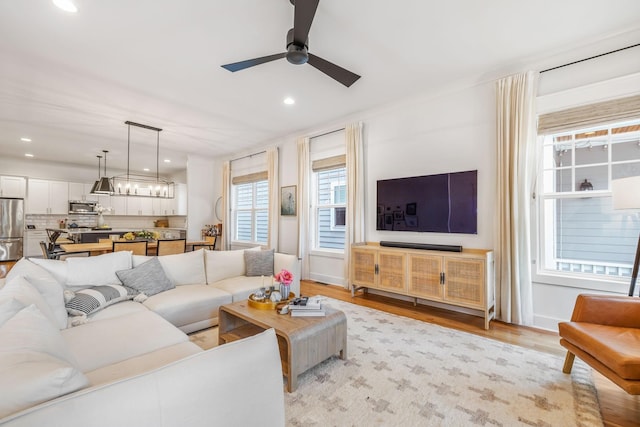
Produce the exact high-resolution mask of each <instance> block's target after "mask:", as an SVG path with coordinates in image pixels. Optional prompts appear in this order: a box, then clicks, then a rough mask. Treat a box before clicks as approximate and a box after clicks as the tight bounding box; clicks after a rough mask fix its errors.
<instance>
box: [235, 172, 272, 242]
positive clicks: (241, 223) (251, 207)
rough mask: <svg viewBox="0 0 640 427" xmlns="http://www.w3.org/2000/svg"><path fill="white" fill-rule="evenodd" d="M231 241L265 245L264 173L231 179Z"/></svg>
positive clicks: (266, 194) (266, 187) (266, 193)
mask: <svg viewBox="0 0 640 427" xmlns="http://www.w3.org/2000/svg"><path fill="white" fill-rule="evenodd" d="M232 184H233V185H232V188H233V212H232V214H233V221H234V237H233V240H234V241H236V242H241V243H251V244H266V243H267V239H268V236H269V181H268V179H266V172H265V173H257V174H252V175H246V176H241V177H235V178H233V179H232Z"/></svg>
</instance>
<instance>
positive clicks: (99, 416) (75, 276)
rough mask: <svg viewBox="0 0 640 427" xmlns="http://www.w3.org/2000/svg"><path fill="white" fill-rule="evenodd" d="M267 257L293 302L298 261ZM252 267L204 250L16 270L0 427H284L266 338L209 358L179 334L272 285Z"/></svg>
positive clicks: (1, 341)
mask: <svg viewBox="0 0 640 427" xmlns="http://www.w3.org/2000/svg"><path fill="white" fill-rule="evenodd" d="M265 252H266V251H261V254H258V255H256V254H251V258H250V259H255V257H256V256H258V257H263V256H264V257H265V258H264V259H266V260H267V263H268V261H269V258H268V255H269V254H266V253H265ZM272 259H273V264H274V270H275V271H274V272H275V273H277V272H279V271H280V270H281V269H287V270H289V271H291V272H292V273H293V274H294V277H295V278H296V281H295V282H294V283H292V285H291V286H292V290H293V292H295V293H296V294H297V295H298V294H299V276H300V274H299V264H298V261H297V259H296V257H294V256H291V255H285V254H277V253H276V254H272ZM263 261H264V260H263ZM263 266H264V262H263ZM122 267H125V268H122ZM253 267H254V266H253V265H250V266H249V268H247V265H246V264H245V254H244V251H226V252H220V251H207V250H200V251H196V252H189V253H185V254H180V255H168V256H164V257H157V258H156V257H136V256H132V255H131V254H130V253H129V252H118V253H113V254H106V255H101V256H98V257H89V258H75V259H73V258H70V259H67V260H66V261H52V260H36V259H32V260H27V259H23V260H21V261H19V262H18V264H16V266H14V268H13V269H12V270H11V271H10V272H9V274H8V275H7V278H6V284H5V285H4V287H3V288H2V289H0V396H1V398H0V425H7V426H33V425H48V426H57V425H59V426H63V425H64V426H67V427H68V426H75V425H77V426H114V425H118V426H129V425H131V426H158V425H163V426H178V425H180V426H183V425H189V426H198V425H202V426H205V425H207V426H208V425H243V426H250V425H274V426H276V425H284V397H283V386H282V385H283V383H282V370H281V365H280V358H279V351H278V345H277V340H276V337H275V334H274V332H273V331H272V330H268V331H265V332H264V333H262V334H260V335H257V336H254V337H251V338H248V339H246V340H241V341H238V342H236V343H231V344H227V345H224V346H221V347H216V348H214V349H211V350H207V351H203V350H202V349H201V348H200V347H198V346H197V345H195V344H193V343H191V342H190V341H189V339H188V336H187V335H186V334H185V332H191V331H195V330H198V329H203V328H206V327H209V326H212V325H215V324H217V318H218V308H219V306H220V305H222V304H225V303H230V302H232V301H236V300H239V299H244V298H246V297H247V296H248V295H249V294H250V293H251V292H253V291H254V290H256V289H257V288H259V287H261V286H262V284H263V280H264V281H267V280H270V279H267V278H263V277H262V276H264V275H256V274H255V273H256V270H255V268H253ZM247 270H251V271H252V273H251V274H253V275H252V276H247ZM120 278H122V282H121V281H120ZM116 281H118V282H117V283H120V284H117V283H116ZM123 283H124V285H132V286H134V287H127V286H123V285H122V284H123ZM140 286H142V288H143V289H144V290H145V291H146V292H140V290H139V289H140ZM163 287H164V288H166V290H164V289H163ZM155 292H157V293H155ZM146 293H149V294H153V295H146ZM154 293H155V294H154ZM134 297H135V299H132V298H134ZM78 301H80V302H82V303H78ZM87 301H90V302H91V304H87V303H86V302H87ZM74 303H76V304H75V305H74ZM67 313H72V314H74V316H68V315H67ZM73 325H75V326H73ZM247 408H250V409H251V410H247Z"/></svg>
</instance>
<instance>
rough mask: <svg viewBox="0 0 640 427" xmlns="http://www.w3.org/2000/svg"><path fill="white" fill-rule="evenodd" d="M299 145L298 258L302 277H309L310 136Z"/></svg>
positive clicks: (298, 142)
mask: <svg viewBox="0 0 640 427" xmlns="http://www.w3.org/2000/svg"><path fill="white" fill-rule="evenodd" d="M297 145H298V206H297V210H298V259H300V260H302V261H301V266H300V278H301V279H308V278H309V247H310V245H311V236H310V235H309V219H310V218H309V215H310V212H309V193H310V192H311V183H310V182H309V177H310V175H311V171H310V167H311V165H310V153H309V138H308V137H304V138H299V139H298V141H297Z"/></svg>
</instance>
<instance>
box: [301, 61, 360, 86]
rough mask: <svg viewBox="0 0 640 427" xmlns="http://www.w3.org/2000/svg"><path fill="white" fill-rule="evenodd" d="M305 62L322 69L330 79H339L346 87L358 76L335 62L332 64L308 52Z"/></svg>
mask: <svg viewBox="0 0 640 427" xmlns="http://www.w3.org/2000/svg"><path fill="white" fill-rule="evenodd" d="M307 64H309V65H311V66H313V67H314V68H316V69H318V70H320V71H322V72H323V73H325V74H326V75H327V76H329V77H331V78H332V79H334V80H337V81H339V82H340V83H342V84H343V85H345V86H346V87H349V86H351V85H352V84H354V83H355V82H356V81H357V80H358V79H359V78H360V76H359V75H357V74H354V73H352V72H351V71H349V70H345V69H344V68H342V67H339V66H337V65H336V64H333V63H331V62H329V61H327V60H326V59H322V58H320V57H319V56H316V55H314V54H312V53H310V54H309V61H307Z"/></svg>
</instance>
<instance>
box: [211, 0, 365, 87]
mask: <svg viewBox="0 0 640 427" xmlns="http://www.w3.org/2000/svg"><path fill="white" fill-rule="evenodd" d="M289 1H290V2H291V4H292V5H293V7H294V18H293V28H292V29H290V30H289V32H288V33H287V51H286V52H283V53H276V54H275V55H269V56H263V57H260V58H254V59H248V60H246V61H240V62H234V63H232V64H226V65H222V68H224V69H226V70H229V71H232V72H236V71H240V70H244V69H245V68H249V67H254V66H256V65H260V64H264V63H266V62H271V61H275V60H276V59H281V58H287V61H289V62H290V63H292V64H295V65H302V64H305V63H308V64H309V65H311V66H312V67H314V68H316V69H318V70H320V71H322V72H323V73H325V74H326V75H327V76H329V77H331V78H332V79H334V80H337V81H338V82H340V83H342V84H343V85H345V86H346V87H349V86H351V85H352V84H354V83H355V82H356V80H358V79H359V78H360V76H359V75H357V74H354V73H352V72H351V71H349V70H345V69H344V68H342V67H339V66H337V65H336V64H333V63H331V62H329V61H327V60H325V59H322V58H320V57H319V56H316V55H314V54H312V53H309V52H308V49H309V30H310V29H311V23H312V22H313V17H314V16H315V14H316V9H317V8H318V2H319V1H320V0H289Z"/></svg>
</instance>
